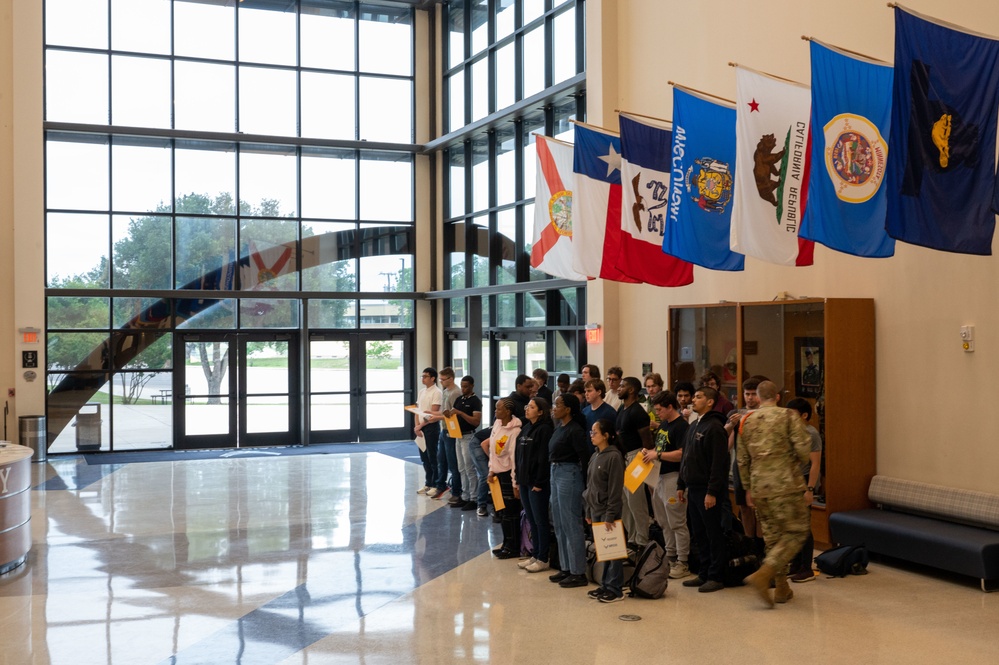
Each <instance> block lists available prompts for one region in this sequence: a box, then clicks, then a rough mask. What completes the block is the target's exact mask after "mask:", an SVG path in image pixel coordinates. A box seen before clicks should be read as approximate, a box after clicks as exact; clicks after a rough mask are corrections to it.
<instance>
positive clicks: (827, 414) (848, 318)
mask: <svg viewBox="0 0 999 665" xmlns="http://www.w3.org/2000/svg"><path fill="white" fill-rule="evenodd" d="M874 353H875V344H874V301H873V300H871V299H867V298H825V299H822V298H809V299H802V300H785V301H775V302H749V303H718V304H713V305H684V306H673V307H670V309H669V359H670V365H669V373H670V376H669V384H670V385H673V384H675V383H676V382H677V381H690V382H692V383H694V385H695V386H696V385H698V383H699V377H700V376H701V375H702V374H704V373H705V372H707V371H714V372H715V373H716V374H718V375H719V376H720V377H721V379H722V389H723V390H724V391H725V393H726V394H727V395H728V396H729V398H730V399H731V400H732V402H733V403H734V404H738V405H739V406H740V407H742V406H743V404H742V390H741V386H742V381H743V380H744V379H746V378H749V377H750V376H752V375H756V374H761V375H764V376H767V377H768V378H769V379H770V380H772V381H773V382H774V383H776V384H777V385H778V388H779V389H780V391H781V402H780V403H781V404H786V403H787V402H788V401H789V400H790V399H792V398H794V397H803V398H805V399H807V400H809V402H810V403H811V404H812V408H813V411H814V415H813V416H812V421H811V424H812V425H813V426H814V427H816V428H817V429H818V430H819V432H820V433H821V434H822V442H823V461H822V480H821V485H820V488H821V491H820V496H821V500H816V502H815V503H814V504H813V505H812V533H813V534H814V537H815V540H816V542H817V543H819V544H822V545H828V544H830V542H831V541H830V537H829V518H828V516H829V515H830V514H832V513H834V512H837V511H840V510H853V509H856V508H866V507H869V506H870V502H869V501H868V499H867V488H868V485H869V484H870V480H871V478H872V477H873V476H874V473H875V466H876V462H877V460H876V447H875V436H876V413H875V399H874V398H875V381H874V379H875V376H874V360H875V358H874Z"/></svg>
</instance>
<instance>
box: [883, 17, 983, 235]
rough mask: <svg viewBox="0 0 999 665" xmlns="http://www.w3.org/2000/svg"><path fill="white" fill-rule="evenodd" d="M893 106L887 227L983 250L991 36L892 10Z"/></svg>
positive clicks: (905, 233)
mask: <svg viewBox="0 0 999 665" xmlns="http://www.w3.org/2000/svg"><path fill="white" fill-rule="evenodd" d="M893 104H894V105H893V108H892V119H891V138H890V140H889V143H888V145H889V152H890V154H891V160H890V161H889V163H888V192H889V199H888V219H887V223H886V228H887V230H888V234H889V235H890V236H892V237H893V238H896V239H898V240H902V241H905V242H908V243H912V244H914V245H922V246H924V247H930V248H932V249H939V250H943V251H948V252H959V253H962V254H984V255H988V254H991V253H992V234H993V232H994V230H995V212H994V211H995V209H996V207H997V206H996V201H995V197H996V185H995V170H996V161H995V149H996V114H997V112H999V41H996V40H995V39H989V38H986V37H981V36H977V35H972V34H969V33H967V32H962V31H960V30H955V29H953V28H949V27H945V26H942V25H939V24H937V23H933V22H931V21H929V20H926V19H925V18H922V17H919V16H917V15H914V14H912V13H911V12H909V11H908V10H903V9H902V8H901V7H896V8H895V84H894V97H893Z"/></svg>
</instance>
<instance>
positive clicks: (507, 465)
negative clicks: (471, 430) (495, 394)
mask: <svg viewBox="0 0 999 665" xmlns="http://www.w3.org/2000/svg"><path fill="white" fill-rule="evenodd" d="M495 414H496V420H495V421H494V422H493V429H492V434H491V435H490V437H489V440H488V441H487V443H488V445H489V450H488V451H487V453H488V454H489V475H488V476H487V480H488V481H489V482H490V483H492V482H493V479H496V480H499V484H500V491H501V493H502V494H503V503H505V504H506V505H505V507H504V508H503V510H501V511H498V512H499V514H500V519H501V522H500V523H501V525H502V527H503V544H502V545H500V546H499V547H498V548H496V549H494V550H493V554H494V555H495V556H496V558H497V559H512V558H514V557H519V556H520V508H521V506H520V492H519V491H518V490H517V487H516V468H515V461H516V448H517V437H519V436H520V427H521V424H522V423H521V421H520V418H518V417H517V416H515V415H513V401H512V400H511V399H510V398H506V399H501V400H500V401H499V402H497V403H496V410H495Z"/></svg>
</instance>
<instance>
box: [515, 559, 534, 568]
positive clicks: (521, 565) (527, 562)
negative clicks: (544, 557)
mask: <svg viewBox="0 0 999 665" xmlns="http://www.w3.org/2000/svg"><path fill="white" fill-rule="evenodd" d="M535 561H537V559H535V558H534V557H533V556H532V557H531V558H530V559H524V560H523V561H521V562H520V563H518V564H517V567H518V568H521V569H523V568H527V567H528V566H530V565H531V564H532V563H534V562H535Z"/></svg>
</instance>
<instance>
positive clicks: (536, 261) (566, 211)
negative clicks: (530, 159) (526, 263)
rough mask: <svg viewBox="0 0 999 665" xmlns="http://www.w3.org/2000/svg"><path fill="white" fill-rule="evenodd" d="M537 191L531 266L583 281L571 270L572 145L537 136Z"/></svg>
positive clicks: (584, 277)
mask: <svg viewBox="0 0 999 665" xmlns="http://www.w3.org/2000/svg"><path fill="white" fill-rule="evenodd" d="M535 143H536V148H537V159H538V168H537V190H536V192H535V197H534V237H533V241H532V246H531V265H532V266H534V267H535V268H537V269H539V270H543V271H545V272H546V273H548V274H549V275H552V276H554V277H562V278H564V279H578V280H583V279H586V275H583V274H580V273H578V272H576V271H575V270H574V269H573V267H572V233H573V228H572V190H573V180H574V176H573V173H572V145H570V144H568V143H563V142H562V141H559V140H557V139H552V138H548V137H545V136H536V141H535Z"/></svg>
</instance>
